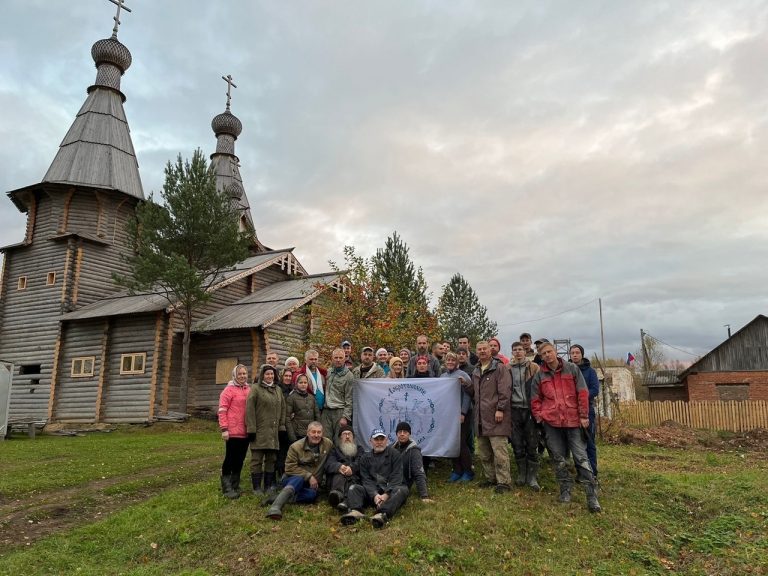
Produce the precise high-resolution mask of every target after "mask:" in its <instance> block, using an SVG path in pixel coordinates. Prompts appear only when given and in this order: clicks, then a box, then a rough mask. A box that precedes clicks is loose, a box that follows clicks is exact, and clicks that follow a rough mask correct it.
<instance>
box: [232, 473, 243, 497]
mask: <svg viewBox="0 0 768 576" xmlns="http://www.w3.org/2000/svg"><path fill="white" fill-rule="evenodd" d="M231 478H232V490H233V491H234V493H235V494H237V497H238V498H240V496H241V495H242V492H241V491H240V473H239V472H238V473H237V474H232V476H231Z"/></svg>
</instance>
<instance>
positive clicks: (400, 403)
mask: <svg viewBox="0 0 768 576" xmlns="http://www.w3.org/2000/svg"><path fill="white" fill-rule="evenodd" d="M378 408H379V426H381V427H382V428H383V429H384V430H387V431H388V435H389V437H390V440H393V441H394V438H395V434H394V431H395V428H396V427H397V424H398V422H408V423H409V424H410V425H411V438H412V439H413V440H415V441H416V443H418V444H422V443H423V442H424V440H425V439H426V438H427V437H428V436H429V435H430V434H431V433H432V432H433V431H434V429H435V403H434V401H433V400H432V398H430V396H429V395H428V393H427V391H426V390H425V389H424V388H422V387H421V386H419V385H417V384H411V383H407V382H406V383H402V384H397V385H395V386H391V387H390V388H389V390H388V391H387V395H386V396H385V397H384V398H382V399H381V400H380V401H379V406H378Z"/></svg>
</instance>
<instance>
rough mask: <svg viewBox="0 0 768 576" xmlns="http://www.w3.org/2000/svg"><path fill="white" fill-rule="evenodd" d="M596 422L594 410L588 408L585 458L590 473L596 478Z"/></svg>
mask: <svg viewBox="0 0 768 576" xmlns="http://www.w3.org/2000/svg"><path fill="white" fill-rule="evenodd" d="M595 438H597V421H596V420H595V410H594V408H591V407H590V410H589V434H588V435H587V457H588V458H589V465H590V466H592V473H593V474H594V475H595V476H597V445H596V444H595Z"/></svg>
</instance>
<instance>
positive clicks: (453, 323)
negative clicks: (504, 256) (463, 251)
mask: <svg viewBox="0 0 768 576" xmlns="http://www.w3.org/2000/svg"><path fill="white" fill-rule="evenodd" d="M437 320H438V322H439V324H440V329H441V330H442V332H443V338H445V339H446V340H449V341H451V342H456V340H458V338H459V336H461V335H462V334H466V335H467V336H469V340H470V341H471V342H478V341H479V340H485V339H487V338H490V337H492V336H495V335H496V330H497V326H496V322H492V321H490V320H489V319H488V310H487V308H486V307H485V306H482V305H481V304H480V301H479V300H478V298H477V293H475V290H474V289H473V288H472V286H470V285H469V282H467V281H466V280H465V279H464V277H463V276H462V275H461V274H458V273H457V274H454V275H453V277H452V278H451V279H450V281H449V282H448V284H446V285H445V286H443V293H442V294H441V295H440V298H439V299H438V301H437Z"/></svg>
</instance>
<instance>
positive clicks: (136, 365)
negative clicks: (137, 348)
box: [120, 352, 147, 374]
mask: <svg viewBox="0 0 768 576" xmlns="http://www.w3.org/2000/svg"><path fill="white" fill-rule="evenodd" d="M146 362H147V353H146V352H138V353H136V354H122V355H121V356H120V374H144V365H145V364H146Z"/></svg>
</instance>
